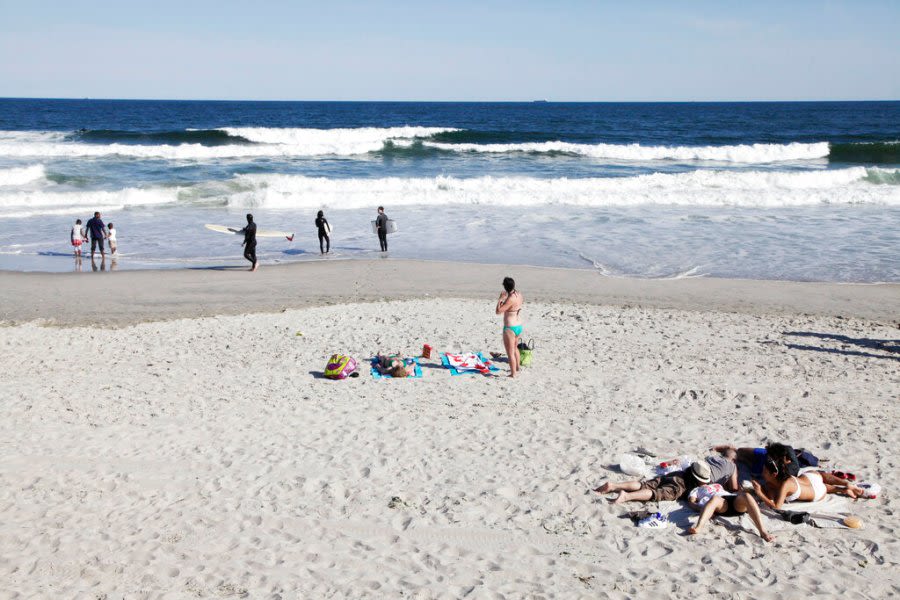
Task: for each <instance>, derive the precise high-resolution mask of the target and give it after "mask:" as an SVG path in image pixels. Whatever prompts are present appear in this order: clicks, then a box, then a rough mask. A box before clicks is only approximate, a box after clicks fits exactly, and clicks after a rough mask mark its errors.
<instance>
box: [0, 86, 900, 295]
mask: <svg viewBox="0 0 900 600" xmlns="http://www.w3.org/2000/svg"><path fill="white" fill-rule="evenodd" d="M898 140H900V102H814V103H803V102H800V103H660V104H653V103H623V104H615V103H588V104H577V103H545V102H534V103H381V102H361V103H360V102H214V101H209V102H206V101H195V102H183V101H113V100H34V99H0V268H2V269H13V270H48V271H64V270H71V269H72V268H73V261H72V258H71V248H70V246H69V242H68V235H69V231H70V229H71V226H72V224H73V223H74V220H75V218H81V219H82V220H86V219H87V218H88V217H89V216H90V215H91V214H92V213H93V211H94V210H99V211H101V212H102V213H103V217H104V219H105V220H106V221H112V222H114V223H115V226H116V230H117V231H118V238H119V249H120V258H119V259H118V261H117V268H119V269H130V268H160V267H190V266H210V265H221V264H241V258H240V242H239V241H238V240H237V239H236V238H233V237H227V236H223V235H221V234H217V233H214V232H210V231H208V230H206V229H204V228H203V225H204V224H205V223H219V224H225V225H229V226H241V225H242V223H243V221H244V216H243V215H244V214H245V213H247V212H252V213H253V214H254V215H255V216H256V221H257V222H258V223H259V225H260V227H263V228H266V229H278V230H285V231H292V232H295V233H296V234H297V235H296V237H295V239H294V241H293V242H288V241H287V240H278V239H274V238H266V239H263V240H261V242H260V246H259V255H260V256H261V257H262V259H263V260H264V261H266V262H282V261H296V260H310V259H319V248H318V240H317V238H316V232H315V228H314V226H313V220H314V218H315V213H316V211H317V210H320V209H322V210H324V211H325V212H326V216H327V217H328V218H329V221H330V222H331V223H332V225H333V227H334V233H333V254H334V256H333V258H335V259H338V258H351V259H352V258H358V257H371V256H373V255H377V250H378V243H377V239H376V238H375V236H374V235H373V234H372V232H371V228H370V224H369V223H370V221H371V219H373V218H374V213H375V207H377V206H378V205H380V204H381V205H384V206H385V207H386V208H387V213H388V214H389V216H390V217H391V218H393V219H395V220H396V221H397V222H398V224H399V232H398V233H396V234H393V235H392V236H391V238H390V246H391V248H390V249H391V252H390V255H391V256H396V257H407V258H426V259H448V260H463V261H475V262H506V263H523V264H524V263H527V264H538V265H547V266H564V267H575V268H590V269H596V270H597V271H598V272H600V273H602V274H605V275H611V276H624V277H656V278H668V277H688V276H712V277H743V278H754V279H789V280H814V281H855V282H880V281H900V261H898V253H897V247H898V236H900V141H898Z"/></svg>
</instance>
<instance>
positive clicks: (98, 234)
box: [84, 212, 106, 261]
mask: <svg viewBox="0 0 900 600" xmlns="http://www.w3.org/2000/svg"><path fill="white" fill-rule="evenodd" d="M84 228H85V230H86V231H87V233H88V234H89V235H90V237H91V260H94V254H95V253H96V252H97V246H100V257H101V259H102V260H104V261H105V260H106V249H105V248H104V247H103V240H105V239H106V225H104V224H103V220H102V219H101V218H100V213H99V212H95V213H94V218H93V219H88V222H87V223H86V224H85V227H84Z"/></svg>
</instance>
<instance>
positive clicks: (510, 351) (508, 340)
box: [496, 277, 525, 377]
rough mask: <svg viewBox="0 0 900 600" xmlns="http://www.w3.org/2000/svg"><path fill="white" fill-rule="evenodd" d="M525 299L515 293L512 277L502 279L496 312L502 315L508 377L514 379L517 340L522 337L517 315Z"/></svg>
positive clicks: (517, 359)
mask: <svg viewBox="0 0 900 600" xmlns="http://www.w3.org/2000/svg"><path fill="white" fill-rule="evenodd" d="M524 304H525V299H524V298H523V297H522V294H520V293H519V292H518V291H516V282H515V281H513V279H512V277H506V278H504V279H503V292H502V293H501V294H500V298H499V300H497V309H496V312H497V314H498V315H500V314H502V315H503V347H504V348H505V349H506V355H507V356H508V357H509V376H510V377H515V376H516V374H517V373H518V372H519V346H518V343H517V340H518V338H519V336H520V335H522V321H521V319H520V318H519V313H520V312H522V306H523V305H524Z"/></svg>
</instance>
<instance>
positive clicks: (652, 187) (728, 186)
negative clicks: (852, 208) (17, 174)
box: [0, 167, 900, 218]
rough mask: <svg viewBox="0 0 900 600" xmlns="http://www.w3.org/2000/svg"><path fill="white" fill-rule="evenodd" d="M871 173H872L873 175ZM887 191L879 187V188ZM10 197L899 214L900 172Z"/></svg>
mask: <svg viewBox="0 0 900 600" xmlns="http://www.w3.org/2000/svg"><path fill="white" fill-rule="evenodd" d="M874 175H877V177H875V176H874ZM885 180H889V181H896V182H897V183H893V184H892V183H883V181H885ZM48 187H49V189H40V190H16V191H10V192H7V193H0V218H4V217H5V218H9V217H21V216H32V215H36V214H60V212H59V211H61V210H65V211H68V210H69V209H75V210H82V211H83V210H94V209H95V208H96V209H98V210H113V209H119V208H122V207H126V206H138V205H149V204H179V205H190V204H198V203H214V204H227V205H229V206H232V207H247V208H253V207H261V208H292V209H313V208H319V207H322V206H325V207H328V208H332V209H358V208H369V207H371V206H377V205H379V204H385V205H390V206H415V205H425V206H429V205H430V206H443V205H454V204H484V205H491V206H541V205H554V204H559V205H575V206H598V207H603V206H638V205H652V204H659V205H680V206H752V207H778V206H810V205H818V204H854V203H858V204H882V205H892V206H900V170H896V169H895V170H885V169H878V170H876V169H866V168H864V167H853V168H848V169H839V170H819V171H801V172H770V171H703V170H701V171H693V172H689V173H677V174H659V173H657V174H653V175H641V176H637V177H613V178H589V179H566V178H559V179H538V178H532V177H476V178H469V179H460V178H456V177H445V176H439V177H421V178H400V177H386V178H378V179H363V178H351V179H326V178H320V177H305V176H302V175H277V174H252V175H238V176H235V177H234V178H232V179H229V180H225V181H211V182H205V183H201V184H197V185H194V186H189V187H182V188H175V187H151V188H124V189H121V190H117V191H87V190H79V191H60V190H59V189H58V188H57V187H56V186H48Z"/></svg>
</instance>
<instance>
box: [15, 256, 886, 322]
mask: <svg viewBox="0 0 900 600" xmlns="http://www.w3.org/2000/svg"><path fill="white" fill-rule="evenodd" d="M91 275H95V274H93V273H44V272H40V273H35V272H17V271H0V306H2V307H3V308H2V309H0V322H2V323H5V324H16V323H22V322H28V321H35V320H40V321H45V322H47V323H50V324H54V325H60V326H65V325H88V324H102V325H105V326H110V327H121V326H127V325H132V324H135V323H141V322H146V321H162V320H171V319H180V318H192V317H204V316H216V315H238V314H249V313H271V312H279V311H283V310H288V309H295V308H304V307H310V306H323V305H331V304H348V303H363V302H372V301H382V300H388V299H390V300H406V299H416V298H436V297H440V298H467V299H469V298H470V299H484V300H485V302H488V303H490V302H491V301H492V300H493V297H494V295H495V291H496V290H499V288H500V281H501V280H502V278H503V277H505V276H507V275H510V276H512V277H513V278H515V279H516V281H517V286H518V287H519V289H521V290H522V292H523V293H524V294H525V295H526V298H528V299H529V300H533V301H539V302H545V303H546V302H569V303H582V304H589V305H612V306H637V307H642V308H662V309H678V310H688V311H700V310H713V311H717V312H726V313H742V314H753V315H767V314H778V315H791V314H795V315H818V316H831V317H845V318H862V319H868V320H871V321H878V322H884V323H894V322H896V319H897V315H898V314H900V284H897V283H879V284H866V283H863V284H856V283H819V282H791V281H766V280H748V279H718V278H685V279H625V278H621V279H620V278H610V277H605V276H603V275H600V274H598V273H597V272H596V271H592V270H589V269H583V270H582V269H573V268H558V267H536V266H521V265H498V264H479V263H454V262H441V261H425V260H409V259H375V260H345V261H308V262H297V263H291V264H282V265H268V266H266V265H264V266H262V267H261V268H260V270H259V271H258V272H257V273H254V274H252V275H251V274H250V273H247V272H246V268H244V267H228V266H223V267H218V268H203V269H160V270H149V269H148V270H135V271H117V272H114V273H101V274H96V275H97V276H93V277H92V276H91ZM498 293H499V292H498Z"/></svg>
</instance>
